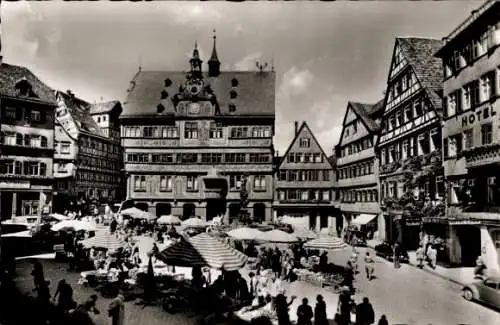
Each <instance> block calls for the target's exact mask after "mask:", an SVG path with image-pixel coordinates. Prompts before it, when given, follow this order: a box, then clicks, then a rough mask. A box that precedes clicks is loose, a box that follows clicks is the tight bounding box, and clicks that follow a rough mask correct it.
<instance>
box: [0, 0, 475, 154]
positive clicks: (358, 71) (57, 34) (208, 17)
mask: <svg viewBox="0 0 500 325" xmlns="http://www.w3.org/2000/svg"><path fill="white" fill-rule="evenodd" d="M481 3H482V1H480V2H478V1H445V2H435V1H433V2H428V1H424V2H421V1H419V2H415V1H411V2H409V1H395V2H393V1H389V2H333V3H327V2H316V1H314V2H244V3H227V2H203V3H198V2H170V1H160V2H148V3H132V2H87V3H84V2H77V3H75V2H71V3H68V2H55V1H51V2H35V3H34V2H31V3H26V2H8V3H6V2H2V4H1V15H2V17H1V18H2V50H3V55H4V61H5V62H7V63H11V64H18V65H24V66H27V67H29V68H31V69H32V70H33V71H34V72H35V73H36V74H37V75H38V76H39V77H40V78H41V79H42V80H43V81H45V82H46V83H47V84H48V85H49V86H51V87H53V88H56V89H61V90H67V89H71V90H73V92H74V93H76V94H77V95H78V96H80V97H82V98H84V99H86V100H88V101H95V100H97V101H99V100H100V98H103V99H104V100H110V99H120V100H123V99H124V96H125V90H126V88H127V87H128V85H129V81H130V80H131V78H132V77H133V75H134V74H135V73H136V72H137V69H138V66H139V65H141V66H142V67H143V69H148V70H161V69H169V70H178V69H179V70H180V69H186V68H187V55H188V54H189V53H191V50H192V48H193V44H194V41H195V40H197V41H198V44H199V46H200V48H201V53H202V55H203V56H205V60H207V57H206V55H209V53H210V50H211V45H212V40H211V33H212V29H214V28H215V29H216V30H217V43H218V54H219V59H220V60H221V61H222V65H223V67H225V68H232V69H241V70H247V69H254V67H255V61H256V60H260V61H261V62H266V61H267V62H269V63H271V61H272V60H273V59H274V65H275V70H276V72H277V84H276V94H277V98H276V118H277V120H276V128H277V129H276V139H275V145H276V149H277V150H279V151H280V152H282V153H283V152H284V151H285V150H286V148H287V146H288V144H289V142H290V141H291V138H292V135H293V121H294V120H298V121H303V120H307V122H308V124H309V126H310V127H311V128H312V130H313V132H314V133H315V134H316V136H317V138H318V139H319V141H320V142H321V145H322V146H323V147H324V149H325V151H326V152H327V153H328V154H329V153H331V148H332V146H333V145H335V144H336V143H337V142H338V137H339V135H340V130H341V123H342V118H343V114H344V111H345V107H346V103H347V101H348V100H353V101H360V102H376V101H377V100H379V99H380V98H381V97H382V92H383V90H384V86H385V82H386V77H387V73H388V68H389V63H390V57H391V55H392V50H393V45H394V38H395V37H397V36H401V37H404V36H416V37H433V38H441V37H443V36H446V35H447V34H448V33H449V32H451V30H452V29H453V28H455V27H456V26H457V25H458V24H459V23H460V22H461V21H463V20H464V19H465V18H466V17H467V16H468V15H469V13H470V11H471V10H473V9H474V8H476V7H478V6H479V5H480V4H481Z"/></svg>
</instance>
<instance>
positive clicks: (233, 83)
mask: <svg viewBox="0 0 500 325" xmlns="http://www.w3.org/2000/svg"><path fill="white" fill-rule="evenodd" d="M238 83H239V82H238V79H236V78H233V79H231V87H238Z"/></svg>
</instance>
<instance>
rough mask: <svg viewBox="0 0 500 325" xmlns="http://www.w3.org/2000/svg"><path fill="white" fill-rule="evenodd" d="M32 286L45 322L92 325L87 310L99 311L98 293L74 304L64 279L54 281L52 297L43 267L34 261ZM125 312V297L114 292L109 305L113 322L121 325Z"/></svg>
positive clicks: (70, 290)
mask: <svg viewBox="0 0 500 325" xmlns="http://www.w3.org/2000/svg"><path fill="white" fill-rule="evenodd" d="M31 275H32V277H33V284H34V289H33V291H34V292H36V303H37V304H38V307H39V310H40V311H41V312H42V313H41V314H40V315H39V316H40V319H41V320H42V321H43V322H42V323H44V324H72V325H73V324H74V325H91V324H93V321H92V318H91V317H90V313H94V314H99V313H100V311H99V310H98V309H97V307H96V302H97V300H98V297H97V295H95V294H93V295H91V296H90V297H89V298H88V299H87V300H85V301H84V302H82V303H77V302H76V301H75V300H74V297H73V288H72V287H71V285H70V284H69V283H67V282H66V280H65V279H61V280H60V281H59V283H58V284H57V288H56V291H55V293H54V295H53V296H52V295H51V293H50V281H49V280H46V279H45V275H44V271H43V266H42V264H41V263H40V262H38V261H36V262H34V264H33V271H32V272H31ZM123 315H124V297H123V296H122V295H117V296H116V297H115V299H113V300H112V301H111V303H110V305H109V307H108V316H109V317H110V318H111V324H112V325H122V324H123Z"/></svg>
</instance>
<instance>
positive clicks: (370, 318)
mask: <svg viewBox="0 0 500 325" xmlns="http://www.w3.org/2000/svg"><path fill="white" fill-rule="evenodd" d="M374 322H375V311H374V310H373V306H372V304H371V303H370V301H369V300H368V298H367V297H364V298H363V302H362V303H360V304H359V305H358V306H357V307H356V325H371V324H373V323H374Z"/></svg>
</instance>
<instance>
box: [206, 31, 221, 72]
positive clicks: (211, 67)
mask: <svg viewBox="0 0 500 325" xmlns="http://www.w3.org/2000/svg"><path fill="white" fill-rule="evenodd" d="M213 38H214V46H213V48H212V55H211V56H210V60H208V76H209V77H217V76H218V75H219V74H220V61H219V57H218V56H217V43H216V42H217V36H215V29H214V36H213Z"/></svg>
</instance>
